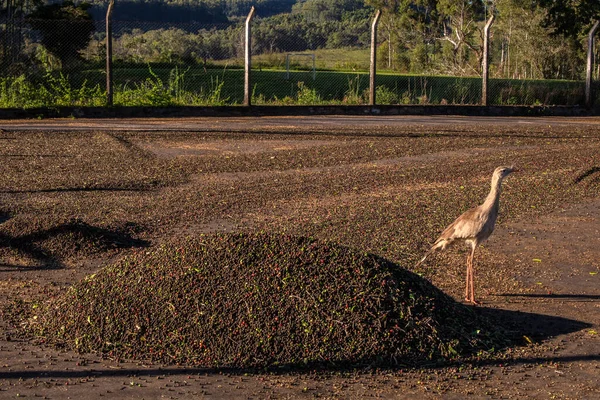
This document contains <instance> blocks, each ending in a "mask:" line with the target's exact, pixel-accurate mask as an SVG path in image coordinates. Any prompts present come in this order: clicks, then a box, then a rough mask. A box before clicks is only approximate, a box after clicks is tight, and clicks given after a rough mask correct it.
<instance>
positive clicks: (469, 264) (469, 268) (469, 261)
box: [465, 256, 471, 301]
mask: <svg viewBox="0 0 600 400" xmlns="http://www.w3.org/2000/svg"><path fill="white" fill-rule="evenodd" d="M470 277H471V257H470V256H467V276H466V279H465V280H466V282H467V286H466V288H465V300H466V301H470V299H469V286H470V285H469V280H470Z"/></svg>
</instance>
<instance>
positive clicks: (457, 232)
mask: <svg viewBox="0 0 600 400" xmlns="http://www.w3.org/2000/svg"><path fill="white" fill-rule="evenodd" d="M484 225H485V220H484V218H482V209H481V207H479V206H478V207H474V208H471V209H470V210H467V211H465V212H464V213H463V214H461V216H460V217H458V218H456V219H455V220H454V222H452V223H451V224H450V225H448V227H447V228H446V229H444V231H443V232H442V233H441V235H440V237H439V238H438V240H437V241H436V243H438V242H441V241H446V240H457V239H470V238H473V237H475V236H477V234H478V233H479V232H480V231H481V229H482V228H483V226H484Z"/></svg>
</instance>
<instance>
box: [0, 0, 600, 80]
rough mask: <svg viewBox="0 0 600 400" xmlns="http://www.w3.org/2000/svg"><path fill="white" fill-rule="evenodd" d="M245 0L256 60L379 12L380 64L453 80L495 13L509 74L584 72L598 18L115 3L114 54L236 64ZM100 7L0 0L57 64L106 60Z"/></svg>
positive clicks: (232, 0)
mask: <svg viewBox="0 0 600 400" xmlns="http://www.w3.org/2000/svg"><path fill="white" fill-rule="evenodd" d="M11 4H12V11H11V9H10V8H11ZM17 5H21V6H22V8H21V13H20V14H19V13H17V12H15V11H14V10H15V7H16V6H17ZM252 6H255V7H256V10H257V11H256V15H257V17H256V18H255V20H254V22H253V38H252V40H253V53H254V54H256V55H261V54H279V53H285V52H302V51H312V52H314V51H318V50H320V49H352V48H366V47H368V46H369V41H370V23H371V20H372V18H373V14H374V11H375V9H381V10H382V12H383V13H382V19H381V23H380V25H379V44H378V48H379V57H378V58H379V63H380V67H381V68H385V69H388V70H392V71H398V72H403V73H413V74H437V75H453V76H478V75H479V74H480V72H481V71H480V69H481V68H480V66H481V57H482V53H483V47H482V46H483V32H482V29H483V25H484V23H485V21H486V19H488V18H489V17H490V16H491V15H492V14H493V15H495V16H496V22H495V24H494V27H493V31H492V55H493V56H492V59H493V60H492V76H494V77H502V78H518V79H527V78H529V79H581V77H582V73H583V68H584V64H585V63H584V61H583V60H584V57H585V51H584V50H585V40H586V35H587V32H588V30H589V29H590V27H591V25H592V24H593V22H594V20H595V19H597V18H600V2H598V1H597V0H253V1H251V0H172V1H159V0H146V1H143V0H137V1H135V0H134V1H132V0H124V1H116V2H115V8H114V11H113V19H114V21H115V22H114V26H115V28H114V33H115V46H114V47H115V53H114V56H115V60H116V61H121V62H126V63H140V62H141V63H148V62H167V63H188V64H189V63H191V64H194V63H200V64H202V65H204V66H208V65H211V63H214V62H215V61H219V60H234V59H236V58H239V57H240V56H241V52H242V39H241V35H242V33H243V31H242V28H243V21H244V18H245V16H246V14H247V13H248V11H249V9H250V8H251V7H252ZM106 8H107V2H106V1H104V0H91V1H90V2H80V3H77V2H75V3H74V2H71V1H68V0H67V1H64V2H63V3H56V2H53V3H44V2H43V1H42V0H33V2H31V1H24V2H23V1H21V2H15V1H14V0H4V3H3V9H2V14H1V15H3V16H4V18H8V17H10V16H11V13H12V18H15V17H16V16H18V15H22V16H24V17H25V21H27V22H28V23H29V26H32V27H34V28H35V29H37V31H38V36H39V35H41V36H42V39H41V40H39V41H40V42H41V43H42V44H44V45H45V49H42V50H41V53H42V54H43V55H44V56H45V57H54V58H55V61H54V64H61V65H63V67H66V66H68V65H69V64H72V63H74V62H75V61H77V59H80V60H81V59H83V60H87V61H99V60H101V59H103V57H104V45H103V43H104V40H105V39H104V38H105V35H104V32H103V23H104V18H105V14H106ZM57 20H61V21H57ZM57 22H60V23H57ZM5 26H8V24H7V25H5ZM9 36H10V32H9V30H8V29H7V30H6V31H5V32H3V35H2V45H3V52H2V57H3V59H2V62H3V63H4V62H6V61H7V60H6V58H7V55H8V54H9V53H11V52H8V51H7V47H8V46H10V45H11V44H14V43H15V40H8V39H10V38H9ZM57 38H63V39H64V40H62V39H61V40H58V39H57ZM67 39H69V40H71V41H75V42H76V43H71V44H69V43H67V42H69V40H67ZM75 39H77V40H75ZM16 42H18V44H19V45H20V46H22V47H24V48H23V51H21V53H25V54H26V55H27V52H29V54H28V56H29V58H30V59H31V58H32V57H33V58H35V57H36V54H37V57H38V58H39V54H40V49H38V48H36V46H35V45H31V44H30V45H29V46H28V47H27V44H28V42H35V35H33V37H32V36H31V34H30V38H26V39H25V40H20V41H16ZM12 53H13V56H14V51H12ZM232 62H233V61H232Z"/></svg>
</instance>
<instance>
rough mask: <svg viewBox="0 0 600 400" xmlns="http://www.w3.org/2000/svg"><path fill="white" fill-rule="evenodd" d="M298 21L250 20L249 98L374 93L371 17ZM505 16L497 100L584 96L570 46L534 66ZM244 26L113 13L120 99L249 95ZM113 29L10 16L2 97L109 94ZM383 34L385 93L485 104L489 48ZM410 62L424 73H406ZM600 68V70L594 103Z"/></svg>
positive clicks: (390, 97) (5, 103)
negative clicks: (484, 57) (572, 70)
mask: <svg viewBox="0 0 600 400" xmlns="http://www.w3.org/2000/svg"><path fill="white" fill-rule="evenodd" d="M294 23H295V22H294V19H293V18H291V19H287V20H285V21H283V20H281V21H280V20H277V19H272V18H271V19H264V20H262V19H260V17H258V18H257V19H256V20H255V21H253V22H252V36H251V43H252V47H251V49H252V67H251V68H252V69H251V75H250V76H251V81H250V90H251V96H252V97H251V98H252V104H255V105H262V104H265V105H266V104H271V105H291V104H299V105H323V104H347V105H355V104H368V102H369V66H370V45H371V44H370V24H369V20H368V19H366V20H362V21H359V22H357V23H356V24H355V26H353V28H352V29H351V30H348V29H347V28H345V30H343V29H341V28H340V29H339V30H338V29H337V28H336V27H335V26H333V27H331V29H329V30H323V28H322V26H320V25H319V26H317V25H310V23H308V24H307V23H306V21H304V22H303V26H300V24H297V25H294ZM304 25H305V26H304ZM505 25H506V21H502V18H499V20H498V22H497V26H498V29H497V30H496V31H493V32H494V33H493V36H492V38H491V41H492V50H493V51H492V59H491V61H490V62H491V67H490V80H489V83H488V88H489V89H488V90H489V92H488V104H490V105H583V104H584V103H585V82H584V77H583V72H582V73H581V74H579V76H578V77H577V78H578V79H572V78H571V79H564V78H565V77H564V76H561V72H560V71H561V69H563V68H562V67H563V64H564V63H566V62H570V61H569V60H568V59H567V58H566V56H567V54H566V53H564V52H563V53H561V52H560V51H558V52H557V55H556V57H555V59H554V65H537V64H536V63H535V62H534V60H535V57H534V55H528V56H527V57H529V58H528V61H526V62H525V61H524V57H525V56H524V55H523V54H524V50H523V49H520V48H519V47H518V46H519V45H520V44H519V43H518V41H517V40H515V39H514V38H511V40H513V42H511V43H510V46H511V47H510V48H508V44H507V43H508V42H507V37H508V36H507V33H506V31H505ZM244 33H245V32H244V21H243V20H242V19H238V20H234V21H233V22H231V21H228V22H226V23H220V24H214V23H212V24H203V23H196V22H178V23H168V24H167V23H160V22H152V21H125V20H120V19H119V18H118V15H114V16H113V21H112V35H113V36H112V61H113V67H112V74H113V90H114V104H115V105H159V106H160V105H204V106H210V105H239V104H243V101H244V46H245V35H244ZM106 36H107V35H106V24H105V21H104V20H103V19H91V18H90V19H85V18H84V19H80V20H78V19H73V18H70V19H54V20H47V19H36V18H32V17H31V16H29V17H25V16H23V15H20V16H19V15H7V14H4V15H2V16H1V17H0V46H1V48H0V57H1V58H0V67H1V76H0V107H2V108H7V107H23V108H27V107H39V106H57V105H58V106H60V105H77V106H101V105H105V104H106V85H107V83H106V40H107V37H106ZM379 38H380V39H379V43H378V44H377V59H378V62H377V68H378V73H377V77H376V94H377V97H376V98H377V104H403V105H409V104H436V105H445V104H448V105H452V104H473V105H476V104H481V99H482V84H481V83H482V82H481V69H480V65H481V59H480V57H481V54H480V49H474V50H472V51H468V52H467V51H465V49H460V51H453V49H452V48H450V50H448V47H447V45H448V44H450V43H451V40H450V38H442V39H447V41H446V42H444V40H438V41H432V40H429V39H423V38H418V37H417V35H414V36H410V35H408V36H407V35H406V34H405V35H404V36H399V35H396V36H394V35H393V32H389V31H388V30H386V28H385V25H384V26H383V28H380V36H379ZM417 40H422V42H423V45H422V46H421V47H418V46H417V47H414V46H413V48H412V49H411V50H410V51H411V52H413V53H412V58H411V59H410V60H408V59H407V51H408V50H406V49H407V48H408V45H407V44H408V43H414V42H415V41H417ZM403 43H404V44H403ZM521 46H525V44H521ZM527 46H529V48H531V46H532V44H527ZM534 47H535V46H534ZM557 47H558V48H560V43H558V42H557ZM415 48H418V49H420V51H422V54H421V56H420V58H419V57H416V56H414V52H415V51H416V50H415ZM403 49H404V50H403ZM518 57H521V59H520V61H519V59H518ZM596 57H597V55H596ZM415 60H421V61H420V62H422V65H421V66H419V65H416V64H415ZM409 64H410V65H409ZM595 65H597V63H596V64H595ZM409 67H410V69H411V70H413V71H419V69H420V72H417V73H412V74H407V73H406V72H402V71H405V70H407V69H409ZM584 67H585V66H584V65H582V66H581V68H580V69H581V71H583V69H584ZM599 73H600V71H598V69H595V70H594V78H595V81H594V84H593V93H594V102H595V103H596V104H598V103H600V96H599V95H598V93H599V92H600V87H599V85H598V83H597V82H598V74H599ZM549 76H553V77H554V78H555V79H548V77H549Z"/></svg>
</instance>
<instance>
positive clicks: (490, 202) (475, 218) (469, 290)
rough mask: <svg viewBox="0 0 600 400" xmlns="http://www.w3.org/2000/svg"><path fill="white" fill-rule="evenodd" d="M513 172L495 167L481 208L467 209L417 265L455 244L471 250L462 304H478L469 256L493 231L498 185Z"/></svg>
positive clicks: (500, 188) (471, 256)
mask: <svg viewBox="0 0 600 400" xmlns="http://www.w3.org/2000/svg"><path fill="white" fill-rule="evenodd" d="M516 171H517V169H516V168H515V167H513V166H511V167H498V168H496V169H495V170H494V174H493V175H492V188H491V190H490V193H489V194H488V195H487V197H486V198H485V201H484V202H483V204H481V205H479V206H477V207H474V208H471V209H470V210H468V211H466V212H464V213H463V214H462V215H461V216H460V217H458V218H457V219H456V220H455V221H454V222H453V223H451V224H450V225H449V226H448V227H447V228H446V229H445V230H444V231H443V232H442V234H441V235H440V237H439V238H438V239H437V240H436V241H435V243H434V244H433V245H432V246H431V248H430V249H429V251H427V253H425V256H424V257H423V258H422V259H421V261H419V262H418V263H417V266H418V265H420V264H421V263H422V262H424V261H425V259H426V258H427V257H428V256H429V255H430V254H432V253H433V252H435V251H437V250H440V251H441V250H445V249H446V248H447V247H448V246H450V245H452V244H453V243H454V242H456V241H463V242H465V243H467V244H468V245H469V246H471V252H470V254H469V255H468V257H467V285H466V289H465V300H466V301H468V302H470V303H473V304H478V303H477V301H475V284H474V283H473V275H474V273H473V256H474V255H475V249H476V248H477V246H478V245H479V244H481V243H482V242H484V241H485V240H487V238H489V237H490V235H491V234H492V232H493V231H494V226H495V225H496V219H497V218H498V208H499V205H500V192H501V191H502V181H503V180H504V178H506V177H507V176H508V175H509V174H510V173H512V172H516Z"/></svg>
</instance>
